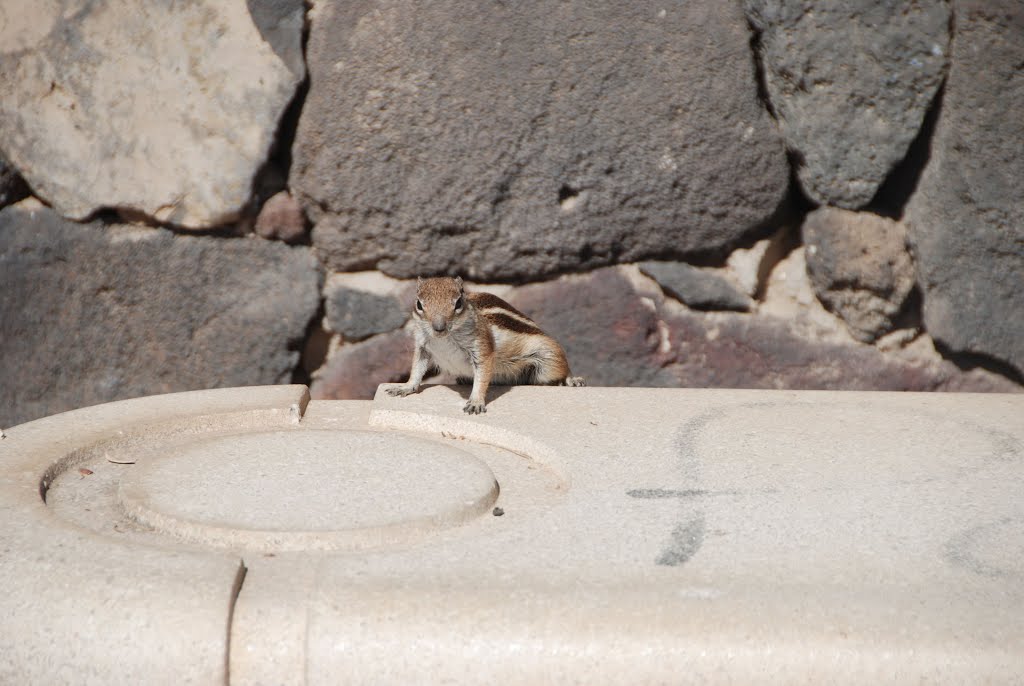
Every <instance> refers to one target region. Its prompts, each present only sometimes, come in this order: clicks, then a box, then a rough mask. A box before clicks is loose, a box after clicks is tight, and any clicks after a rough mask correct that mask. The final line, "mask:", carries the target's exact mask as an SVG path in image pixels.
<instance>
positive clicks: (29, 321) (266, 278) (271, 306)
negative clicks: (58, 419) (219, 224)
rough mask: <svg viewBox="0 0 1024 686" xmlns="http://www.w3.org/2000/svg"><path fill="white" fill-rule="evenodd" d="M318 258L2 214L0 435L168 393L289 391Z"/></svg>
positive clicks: (260, 245)
mask: <svg viewBox="0 0 1024 686" xmlns="http://www.w3.org/2000/svg"><path fill="white" fill-rule="evenodd" d="M318 282H319V273H318V268H317V264H316V261H315V259H314V258H313V256H312V254H311V251H310V249H309V248H293V247H289V246H287V245H285V244H283V243H279V242H268V241H260V240H256V239H254V238H252V239H217V238H208V237H194V236H185V235H175V234H173V233H171V232H169V231H165V230H161V229H148V228H137V227H127V226H112V227H104V226H102V225H99V224H97V223H93V224H85V225H82V224H74V223H71V222H68V221H65V220H62V219H61V218H59V217H58V216H57V214H56V213H54V212H53V211H52V210H49V209H39V210H36V211H32V212H29V211H23V210H20V209H18V208H17V207H9V208H7V209H5V210H3V211H2V212H0V322H2V323H3V324H2V326H0V379H2V380H3V382H2V383H0V425H10V424H17V423H19V422H24V421H28V420H30V419H35V418H38V417H42V416H46V415H49V414H53V413H57V412H63V411H65V410H70V409H74V408H76V407H82V406H85V405H92V404H95V403H102V402H108V401H111V400H118V399H122V398H131V397H136V396H141V395H149V394H154V393H165V392H169V391H184V390H193V389H203V388H217V387H226V386H244V385H253V384H270V383H287V382H288V381H289V380H290V378H291V374H292V370H293V369H294V368H295V366H296V364H297V362H298V357H299V353H298V352H297V351H298V350H299V348H300V346H301V341H302V338H303V336H304V334H305V331H306V326H307V324H308V322H309V321H310V319H311V318H312V316H313V314H314V313H315V312H316V309H317V305H318V302H319V283H318Z"/></svg>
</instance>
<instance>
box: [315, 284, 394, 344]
mask: <svg viewBox="0 0 1024 686" xmlns="http://www.w3.org/2000/svg"><path fill="white" fill-rule="evenodd" d="M324 305H325V309H326V311H327V312H326V314H327V326H328V328H329V329H330V330H331V331H335V332H337V333H340V334H341V335H342V336H344V338H345V339H346V340H349V341H359V340H362V339H364V338H367V337H369V336H373V335H374V334H378V333H385V332H387V331H393V330H394V329H397V328H398V327H400V326H402V324H405V320H406V319H408V314H407V312H406V310H405V308H403V307H402V304H401V303H400V302H398V300H397V299H396V298H394V297H392V296H390V295H378V294H376V293H369V292H367V291H361V290H358V289H355V288H349V287H348V286H343V285H340V284H332V283H328V284H327V287H326V288H325V289H324Z"/></svg>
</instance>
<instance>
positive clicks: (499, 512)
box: [493, 507, 505, 517]
mask: <svg viewBox="0 0 1024 686" xmlns="http://www.w3.org/2000/svg"><path fill="white" fill-rule="evenodd" d="M493 514H494V516H495V517H500V516H501V515H503V514H505V510H503V509H501V508H500V507H496V508H494V513H493Z"/></svg>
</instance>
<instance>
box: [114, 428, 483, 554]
mask: <svg viewBox="0 0 1024 686" xmlns="http://www.w3.org/2000/svg"><path fill="white" fill-rule="evenodd" d="M497 496H498V484H497V482H496V481H495V478H494V474H493V473H492V472H491V470H490V468H489V467H488V466H487V465H486V464H484V463H483V462H481V461H480V460H478V459H477V458H475V457H473V456H472V455H470V454H469V453H466V452H465V451H462V450H459V449H457V448H454V447H451V446H447V445H443V444H439V443H435V442H432V441H426V440H423V439H418V438H411V437H408V436H398V435H395V434H385V433H375V432H368V431H305V430H291V431H266V432H259V433H246V434H231V435H218V436H209V437H201V438H198V439H193V440H191V441H188V442H185V443H176V444H171V445H169V446H163V447H162V450H161V452H155V451H154V452H153V453H151V454H149V455H144V456H142V457H141V459H140V460H139V461H138V463H137V464H136V466H135V468H134V469H133V470H132V472H131V473H130V474H129V475H127V476H126V477H125V478H124V479H123V480H122V482H121V485H120V489H119V492H118V500H119V502H120V504H121V506H122V507H123V508H124V510H125V511H126V512H127V513H128V514H129V515H130V516H131V517H132V518H134V519H136V520H138V521H140V522H143V523H144V524H147V525H149V526H152V527H153V528H155V529H157V530H158V531H161V532H163V533H167V534H170V535H172V536H176V537H178V538H183V539H186V540H190V541H194V542H197V543H205V544H209V545H213V546H220V547H232V548H235V547H242V548H250V549H257V550H282V551H284V550H310V549H312V550H317V549H319V550H324V549H346V548H347V549H352V548H366V547H370V546H374V545H381V544H387V543H394V542H402V541H409V540H414V539H415V538H417V537H420V536H422V535H423V534H426V533H429V532H430V531H432V530H438V529H442V528H446V527H448V526H454V525H457V524H461V523H463V522H465V521H467V520H469V519H471V518H473V517H476V516H478V515H480V514H483V513H484V512H486V511H487V510H488V509H489V508H490V506H491V505H492V504H493V503H494V501H495V500H496V499H497Z"/></svg>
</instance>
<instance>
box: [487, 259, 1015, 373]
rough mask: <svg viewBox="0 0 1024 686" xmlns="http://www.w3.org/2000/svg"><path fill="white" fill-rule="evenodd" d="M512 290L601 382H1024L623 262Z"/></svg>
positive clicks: (514, 299) (579, 369)
mask: <svg viewBox="0 0 1024 686" xmlns="http://www.w3.org/2000/svg"><path fill="white" fill-rule="evenodd" d="M648 296H649V297H648ZM507 299H508V300H509V301H510V302H511V303H513V304H514V305H516V307H519V308H520V309H522V310H523V311H524V312H526V313H528V314H530V316H532V317H533V318H534V319H535V320H536V321H537V322H538V323H539V324H540V325H541V327H542V328H543V329H544V330H545V331H547V332H548V333H550V334H551V335H552V336H554V337H555V338H556V339H557V340H558V341H559V342H561V343H562V345H563V346H564V347H565V349H566V353H567V354H568V356H569V362H570V364H571V365H572V368H573V372H574V373H576V374H582V375H583V376H585V377H586V378H587V382H588V383H589V384H591V385H595V386H605V385H622V386H691V387H708V388H768V389H771V388H786V389H831V390H890V391H932V390H957V391H977V392H988V391H1002V392H1013V391H1021V390H1024V389H1021V387H1020V386H1018V385H1017V384H1015V383H1014V382H1012V381H1010V380H1008V379H1005V378H1003V377H1000V376H997V375H994V374H989V373H986V372H982V371H980V370H979V371H972V372H967V371H963V370H960V369H959V368H958V367H957V366H956V365H954V364H953V363H951V362H949V361H947V360H941V359H923V358H922V359H914V358H910V357H904V356H900V355H896V354H886V353H884V352H882V351H881V350H879V349H878V348H875V347H873V346H869V345H859V344H842V343H832V342H823V341H818V340H813V339H809V338H806V337H803V336H800V335H798V334H797V333H795V332H793V331H792V330H791V327H790V324H789V322H787V321H786V320H784V319H780V318H776V317H771V316H763V315H748V314H733V313H721V312H708V313H705V312H696V311H693V310H687V309H686V308H683V307H681V306H678V305H674V304H673V303H670V302H669V301H666V300H665V299H664V298H663V297H662V296H660V295H654V294H643V295H642V294H639V293H637V292H636V290H635V289H634V288H633V286H632V284H631V282H630V281H629V280H628V279H627V278H626V277H625V276H624V275H623V274H622V273H620V272H619V271H618V270H617V269H602V270H598V271H595V272H592V273H590V274H588V275H586V276H572V277H563V278H561V279H558V280H555V281H549V282H546V283H541V284H534V285H530V286H525V287H523V288H519V289H516V290H515V291H514V292H513V293H511V294H510V295H509V296H508V298H507Z"/></svg>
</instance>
